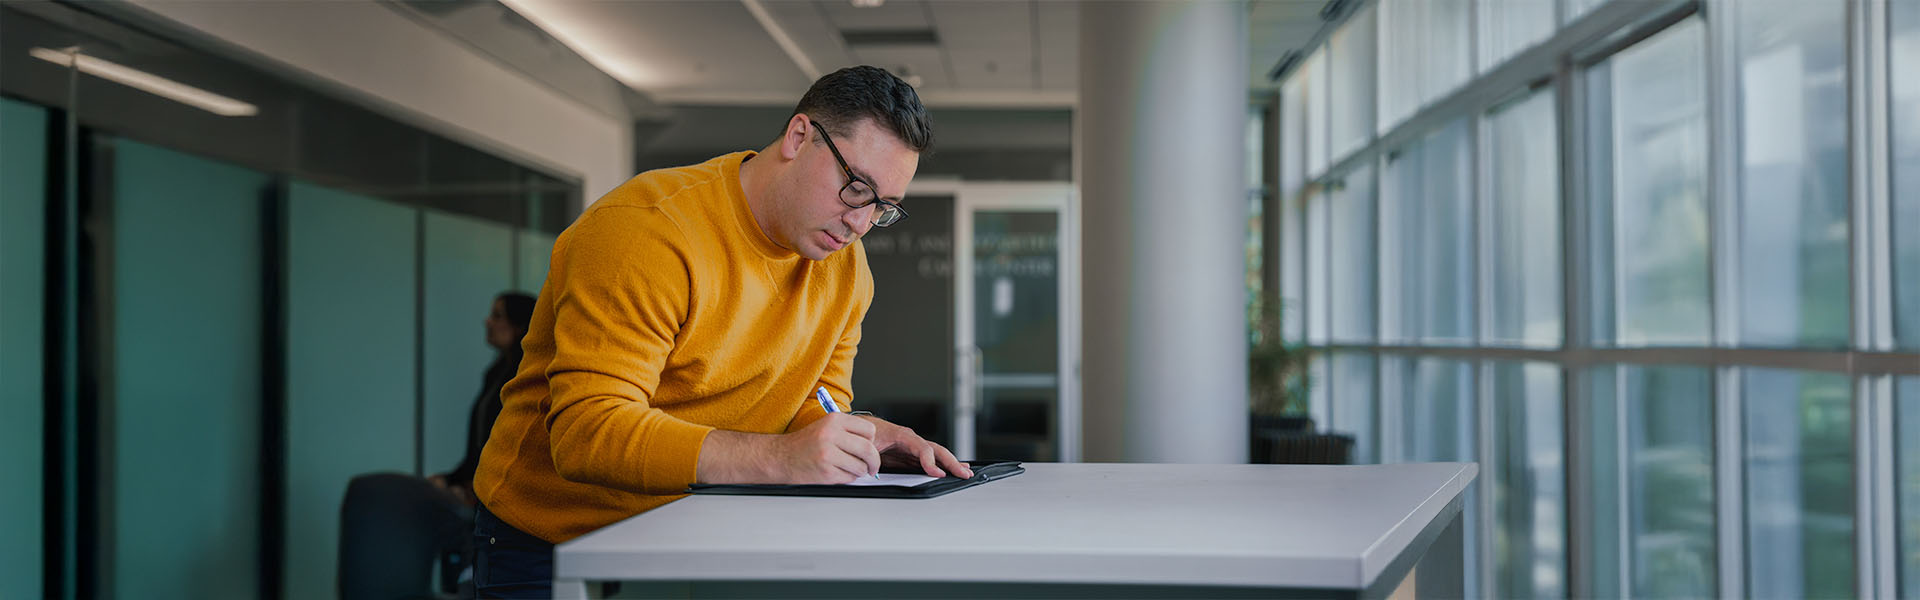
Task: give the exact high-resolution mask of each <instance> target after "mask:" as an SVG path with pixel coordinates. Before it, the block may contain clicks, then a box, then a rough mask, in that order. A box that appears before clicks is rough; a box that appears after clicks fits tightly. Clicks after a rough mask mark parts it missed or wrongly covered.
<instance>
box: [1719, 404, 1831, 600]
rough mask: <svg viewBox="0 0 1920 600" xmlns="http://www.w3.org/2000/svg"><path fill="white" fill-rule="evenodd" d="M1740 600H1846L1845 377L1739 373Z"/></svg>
mask: <svg viewBox="0 0 1920 600" xmlns="http://www.w3.org/2000/svg"><path fill="white" fill-rule="evenodd" d="M1741 385H1742V387H1743V389H1744V395H1745V396H1746V402H1745V404H1746V421H1745V423H1746V435H1745V439H1746V469H1747V477H1746V489H1747V499H1746V500H1747V594H1748V595H1749V596H1752V597H1755V598H1840V597H1846V596H1851V595H1853V592H1854V578H1855V571H1854V564H1853V548H1854V545H1853V489H1854V484H1853V409H1852V408H1853V397H1852V394H1851V393H1850V392H1849V385H1848V380H1847V378H1846V376H1844V375H1836V374H1828V373H1804V372H1799V371H1782V370H1774V369H1746V370H1745V371H1744V373H1743V378H1742V380H1741Z"/></svg>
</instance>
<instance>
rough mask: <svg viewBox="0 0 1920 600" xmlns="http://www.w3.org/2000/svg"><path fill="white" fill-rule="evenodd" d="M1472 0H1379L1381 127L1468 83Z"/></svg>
mask: <svg viewBox="0 0 1920 600" xmlns="http://www.w3.org/2000/svg"><path fill="white" fill-rule="evenodd" d="M1472 8H1473V4H1472V0H1426V1H1423V2H1382V3H1380V13H1379V19H1380V41H1381V44H1380V45H1381V47H1382V48H1384V50H1383V51H1382V53H1381V54H1382V61H1383V64H1382V65H1381V67H1380V88H1379V89H1380V93H1381V100H1382V101H1381V104H1380V129H1381V131H1385V130H1388V129H1391V128H1393V126H1395V125H1399V124H1400V122H1401V121H1405V120H1406V119H1407V117H1410V116H1412V115H1413V113H1414V112H1415V111H1416V110H1418V109H1419V108H1420V107H1421V106H1424V105H1426V104H1427V103H1429V102H1433V101H1434V100H1438V99H1440V98H1441V97H1443V96H1446V95H1447V94H1449V93H1452V92H1453V91H1454V90H1455V89H1457V88H1459V87H1460V84H1463V83H1466V82H1467V78H1468V77H1469V76H1471V75H1472V73H1473V55H1472V54H1471V53H1470V52H1468V49H1469V47H1470V46H1471V44H1470V43H1469V42H1470V41H1471V40H1470V38H1469V37H1468V35H1467V26H1468V19H1467V15H1468V13H1470V12H1471V10H1472Z"/></svg>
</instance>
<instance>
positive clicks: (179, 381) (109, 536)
mask: <svg viewBox="0 0 1920 600" xmlns="http://www.w3.org/2000/svg"><path fill="white" fill-rule="evenodd" d="M226 56H227V54H225V53H223V52H221V51H218V50H209V49H205V48H199V47H192V46H188V45H186V43H184V42H178V41H174V40H172V39H170V38H167V37H165V36H164V35H160V34H156V33H154V32H150V31H146V30H143V29H140V28H138V27H136V26H134V25H131V24H127V23H123V22H120V21H116V20H113V19H108V18H105V17H102V16H99V15H96V14H94V13H92V12H90V11H89V7H88V6H84V5H74V4H61V3H8V4H6V5H4V6H0V96H4V97H0V250H3V251H0V329H4V331H5V335H4V336H0V340H3V343H0V358H4V359H5V360H0V381H4V382H5V383H6V385H5V386H0V387H3V388H4V392H0V395H3V396H4V401H0V417H3V418H0V429H3V430H4V431H0V448H4V449H5V450H6V451H5V452H0V456H4V457H5V458H0V508H4V509H5V510H6V512H7V514H8V515H9V517H8V518H6V519H0V532H3V533H5V534H6V535H7V539H8V540H10V544H11V547H13V548H16V549H20V550H22V551H23V552H24V554H21V553H13V552H9V553H8V554H7V556H8V560H7V561H5V564H4V565H0V575H4V576H5V580H6V581H7V582H8V584H7V585H8V586H9V591H8V592H6V593H0V595H5V596H8V597H12V596H13V595H14V594H15V593H18V595H19V596H20V597H49V598H92V597H142V598H203V597H258V598H281V597H284V598H333V597H338V595H339V593H338V592H337V591H336V590H335V580H336V576H337V573H336V565H335V561H336V559H337V558H338V555H339V553H338V549H337V547H336V544H335V541H336V540H337V539H338V538H339V530H340V514H341V501H342V498H343V497H344V495H345V489H346V486H347V482H348V481H349V480H351V479H352V478H353V477H355V476H357V475H361V474H367V473H373V472H402V473H412V474H419V475H427V474H432V473H438V472H444V471H448V470H451V469H452V468H453V467H454V466H455V463H457V462H458V461H459V458H460V456H461V454H462V452H463V448H464V446H465V444H466V427H467V424H468V423H467V415H468V413H469V411H470V407H471V406H472V403H473V401H474V398H475V396H476V394H478V392H479V391H480V390H479V389H478V388H479V384H480V380H481V375H482V372H483V370H484V369H485V368H486V366H487V363H488V362H490V361H491V360H492V359H493V351H492V349H491V348H489V347H488V346H487V345H486V343H485V341H484V340H485V338H484V336H483V335H482V334H483V327H482V320H483V319H485V318H486V316H487V313H488V310H489V308H490V307H491V302H492V300H493V297H494V295H496V294H499V293H501V292H505V291H511V290H522V291H525V292H526V293H529V294H531V293H536V292H537V291H538V290H539V289H540V287H541V283H542V282H543V280H544V278H545V274H546V270H547V261H548V255H549V253H550V251H551V247H552V244H553V241H554V239H555V236H556V235H557V234H558V232H559V231H560V230H561V229H562V228H564V227H565V226H566V225H567V223H568V222H569V221H570V220H571V218H572V216H573V214H575V213H576V212H577V211H578V206H579V196H580V186H579V184H578V181H577V178H576V177H572V176H564V175H556V174H554V173H553V172H552V171H550V170H549V169H546V168H543V167H540V166H531V165H529V164H527V161H524V160H516V159H513V158H503V157H502V156H499V154H510V153H508V152H504V151H501V150H499V149H491V150H488V149H482V146H484V144H481V143H470V142H463V141H458V140H455V139H452V138H449V137H446V136H443V135H440V134H436V133H432V132H429V131H427V130H426V129H424V128H423V127H422V126H417V125H415V124H410V123H407V122H403V121H402V120H401V119H400V118H397V117H392V116H389V115H387V114H384V113H383V112H381V111H382V109H380V108H378V107H370V106H367V105H365V104H361V103H358V102H356V101H355V100H352V99H345V98H339V97H334V96H331V95H328V94H325V93H322V92H320V91H316V90H313V89H309V88H308V87H304V86H303V84H302V83H300V81H296V79H297V78H294V77H289V76H287V75H285V74H281V73H275V72H269V71H265V70H262V69H259V68H257V67H254V66H250V65H248V64H243V63H241V62H238V61H235V60H232V59H230V58H226ZM94 61H106V62H111V63H113V64H115V65H118V66H119V68H120V69H122V70H123V71H114V73H122V72H125V70H130V71H132V72H137V73H141V74H143V75H144V76H146V77H161V78H165V79H168V80H170V81H173V82H175V83H177V84H179V85H189V86H193V87H196V88H200V89H201V91H204V92H208V93H210V94H213V95H214V97H215V98H216V100H212V101H208V100H206V99H205V97H204V96H191V97H189V96H179V95H174V96H169V95H165V94H159V93H149V92H147V91H142V90H140V89H136V88H133V87H129V86H128V85H126V84H123V83H120V80H119V79H115V78H113V77H108V76H104V75H99V74H98V73H100V71H97V70H88V69H83V68H80V67H79V66H77V65H87V64H97V63H95V62H94ZM181 481H190V482H192V483H191V485H186V486H184V487H182V486H181V485H179V483H180V482H181Z"/></svg>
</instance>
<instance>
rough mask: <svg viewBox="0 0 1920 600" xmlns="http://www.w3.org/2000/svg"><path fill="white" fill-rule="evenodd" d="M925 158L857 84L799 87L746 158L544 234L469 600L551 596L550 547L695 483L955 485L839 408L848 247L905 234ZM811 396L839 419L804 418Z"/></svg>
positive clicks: (846, 384) (653, 187) (660, 179)
mask: <svg viewBox="0 0 1920 600" xmlns="http://www.w3.org/2000/svg"><path fill="white" fill-rule="evenodd" d="M931 141H932V130H931V128H930V124H929V121H928V119H927V114H926V109H925V108H924V107H922V106H921V104H920V98H919V95H918V94H916V93H915V92H914V90H913V88H912V87H910V86H908V85H907V84H906V83H905V82H902V81H900V80H899V79H898V78H895V77H894V76H893V75H891V74H889V73H887V72H886V71H884V70H881V69H877V68H874V67H852V68H847V69H841V70H840V71H837V72H834V73H832V74H829V75H827V76H825V77H822V78H820V80H819V81H816V82H814V84H813V87H812V88H810V89H808V90H807V93H806V95H805V96H803V97H802V98H801V99H800V103H799V105H798V106H796V107H795V108H794V112H793V115H792V116H791V117H790V118H789V119H788V120H787V123H786V127H785V128H784V129H783V130H781V132H780V137H779V138H778V139H776V140H774V142H773V143H772V144H771V145H768V146H767V147H766V148H764V149H762V150H760V151H759V152H753V151H743V152H737V153H733V154H728V155H725V156H720V157H717V158H714V159H712V160H709V161H707V162H705V163H702V164H698V165H693V166H688V167H679V168H673V169H663V170H658V171H650V172H647V173H643V174H641V175H639V176H636V177H634V178H633V179H631V180H628V181H627V182H626V183H624V184H622V185H621V186H620V187H618V188H616V189H614V190H613V191H612V192H609V193H607V195H606V196H604V197H602V198H601V199H600V200H599V201H598V202H596V203H594V204H593V205H591V206H590V207H588V209H587V211H586V213H585V214H582V215H581V216H580V218H579V219H578V220H576V221H574V223H573V225H572V226H571V227H568V228H567V230H566V232H565V233H562V234H561V235H560V238H559V240H558V241H557V242H555V243H554V247H553V262H552V266H551V268H550V270H549V272H548V274H547V281H546V285H545V287H544V288H542V289H541V290H540V299H539V302H538V304H537V305H536V306H535V307H534V313H533V322H532V326H531V327H530V328H529V330H528V332H527V336H526V338H525V341H524V349H525V354H526V356H525V358H524V359H523V360H522V361H521V363H520V368H519V371H518V373H517V374H516V375H515V377H514V378H513V379H512V380H511V381H509V382H508V383H507V385H506V386H505V387H504V388H503V389H502V392H501V399H502V403H503V408H502V410H501V412H500V417H499V420H498V421H497V422H496V424H495V425H494V428H493V435H492V437H491V438H490V439H489V441H488V442H487V445H486V449H485V450H484V451H483V452H482V454H481V459H480V467H479V470H478V472H477V473H476V474H475V476H474V492H475V493H476V494H477V495H478V496H479V499H480V501H481V506H480V507H479V509H478V511H477V514H476V518H475V529H474V535H475V548H476V550H477V553H478V558H477V560H476V562H475V565H474V583H475V585H476V587H477V588H478V590H479V592H480V594H481V595H482V596H483V597H545V596H548V595H550V594H551V586H552V579H553V566H552V565H553V563H552V561H553V544H557V543H560V542H564V541H567V540H570V539H573V538H575V537H578V536H580V535H582V534H585V533H587V532H589V531H593V530H594V529H598V528H600V527H604V526H607V525H610V524H612V523H614V522H616V521H619V520H621V519H625V518H627V517H631V516H633V515H635V514H637V513H640V512H644V511H647V510H651V509H654V508H657V507H659V506H661V505H663V504H666V503H668V502H672V501H674V500H676V499H679V498H681V497H683V496H684V492H685V491H686V489H687V486H688V485H689V484H692V483H696V482H699V483H846V482H850V481H853V480H854V479H855V478H857V477H865V476H867V475H869V474H872V473H877V472H878V471H879V468H880V466H881V464H882V463H886V464H889V465H902V466H906V465H917V466H918V467H919V468H920V469H921V470H923V471H925V472H926V473H927V474H928V475H933V476H941V475H945V474H949V473H951V474H953V475H956V476H960V477H971V476H972V475H973V473H972V471H971V470H970V469H969V468H968V467H967V465H966V464H965V463H962V462H960V461H958V460H956V459H955V458H954V456H953V454H952V453H951V452H948V451H947V449H946V448H943V447H941V446H940V445H938V444H934V443H932V442H928V441H927V440H925V439H922V438H921V437H920V436H918V435H916V434H914V432H913V430H911V429H907V428H905V427H901V426H898V425H894V424H892V423H888V422H886V421H883V420H880V419H876V418H873V417H870V416H853V415H850V414H847V412H848V411H849V410H850V409H851V408H852V406H851V402H852V398H853V393H852V370H853V359H854V352H855V350H856V348H857V346H858V344H859V343H860V321H861V319H862V318H864V317H865V316H866V313H867V307H868V306H869V305H871V304H872V302H873V275H872V273H871V272H869V271H868V268H867V257H866V252H865V251H864V250H863V249H862V247H861V245H860V242H859V239H860V237H861V236H864V235H865V234H866V233H867V232H868V231H869V230H870V229H871V228H872V227H874V226H880V227H885V226H887V225H891V224H893V223H894V222H895V221H897V220H899V219H901V218H904V217H905V216H906V211H905V210H903V209H902V208H900V205H899V202H900V200H901V196H903V195H904V194H905V193H906V189H907V182H908V181H910V180H912V179H913V174H914V171H915V170H916V169H917V168H918V167H919V161H920V153H921V152H923V151H925V150H926V148H927V146H928V145H929V144H930V143H931ZM823 386H824V387H825V388H826V389H827V390H829V391H830V392H831V394H832V396H833V398H834V400H835V402H836V403H837V404H839V405H840V406H839V408H840V409H841V412H837V413H831V414H829V413H827V412H826V411H824V410H823V409H822V408H821V406H820V405H819V403H818V402H815V401H813V400H812V398H813V391H814V390H815V389H816V388H819V387H823Z"/></svg>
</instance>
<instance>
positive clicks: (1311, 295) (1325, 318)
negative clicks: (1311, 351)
mask: <svg viewBox="0 0 1920 600" xmlns="http://www.w3.org/2000/svg"><path fill="white" fill-rule="evenodd" d="M1328 204H1329V202H1328V199H1327V195H1326V193H1324V192H1321V193H1316V194H1314V195H1313V197H1312V198H1310V199H1308V200H1307V252H1306V255H1307V342H1309V343H1314V344H1325V343H1327V330H1328V328H1329V326H1330V325H1331V324H1332V322H1333V316H1332V313H1335V312H1344V311H1345V310H1346V307H1335V306H1332V302H1331V299H1332V298H1333V289H1332V288H1333V286H1332V285H1331V284H1330V282H1329V280H1328V276H1329V275H1330V273H1328V264H1327V263H1328V256H1327V253H1328V250H1329V249H1330V248H1331V247H1332V246H1331V245H1330V244H1328V243H1327V242H1328V236H1329V232H1328V231H1327V227H1328V219H1327V217H1328V214H1327V213H1328V210H1327V208H1328V207H1327V205H1328Z"/></svg>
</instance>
